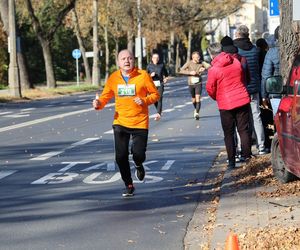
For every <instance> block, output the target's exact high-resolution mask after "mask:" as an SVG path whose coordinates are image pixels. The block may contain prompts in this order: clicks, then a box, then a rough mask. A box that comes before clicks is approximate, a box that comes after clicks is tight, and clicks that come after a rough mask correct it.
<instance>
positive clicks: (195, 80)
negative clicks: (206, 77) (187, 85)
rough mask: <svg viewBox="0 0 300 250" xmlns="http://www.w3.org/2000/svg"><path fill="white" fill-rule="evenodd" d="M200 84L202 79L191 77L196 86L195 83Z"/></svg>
mask: <svg viewBox="0 0 300 250" xmlns="http://www.w3.org/2000/svg"><path fill="white" fill-rule="evenodd" d="M199 82H200V78H199V77H197V76H192V77H191V83H193V84H195V83H199Z"/></svg>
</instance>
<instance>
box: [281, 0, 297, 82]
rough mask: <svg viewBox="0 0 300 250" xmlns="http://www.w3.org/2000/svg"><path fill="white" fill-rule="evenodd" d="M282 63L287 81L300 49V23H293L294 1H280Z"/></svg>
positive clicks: (282, 69) (284, 77)
mask: <svg viewBox="0 0 300 250" xmlns="http://www.w3.org/2000/svg"><path fill="white" fill-rule="evenodd" d="M279 3H280V31H279V44H280V63H281V65H284V67H281V74H282V76H283V79H284V80H285V81H286V80H287V77H288V75H289V71H290V69H291V66H292V63H293V61H294V58H295V55H296V54H297V53H298V51H299V49H300V22H299V21H298V22H297V21H293V11H292V10H293V6H292V5H293V0H280V1H279Z"/></svg>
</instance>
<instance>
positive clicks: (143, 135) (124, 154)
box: [113, 125, 148, 186]
mask: <svg viewBox="0 0 300 250" xmlns="http://www.w3.org/2000/svg"><path fill="white" fill-rule="evenodd" d="M113 130H114V137H115V159H116V162H117V164H118V166H119V169H120V174H121V177H122V180H123V181H124V183H125V185H126V186H128V185H130V184H132V178H131V171H130V164H129V141H130V137H131V139H132V143H131V153H132V158H133V161H134V163H135V164H136V165H137V166H140V165H141V164H142V163H143V162H144V161H145V159H146V148H147V141H148V129H135V128H126V127H123V126H120V125H113Z"/></svg>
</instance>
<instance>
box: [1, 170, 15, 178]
mask: <svg viewBox="0 0 300 250" xmlns="http://www.w3.org/2000/svg"><path fill="white" fill-rule="evenodd" d="M15 172H17V170H2V171H0V180H1V179H3V178H5V177H7V176H9V175H12V174H14V173H15Z"/></svg>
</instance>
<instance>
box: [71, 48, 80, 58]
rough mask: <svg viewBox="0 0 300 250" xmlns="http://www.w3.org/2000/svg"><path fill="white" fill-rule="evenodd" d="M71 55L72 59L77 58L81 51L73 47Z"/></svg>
mask: <svg viewBox="0 0 300 250" xmlns="http://www.w3.org/2000/svg"><path fill="white" fill-rule="evenodd" d="M72 56H73V58H74V59H78V58H80V57H81V51H80V50H79V49H74V50H73V51H72Z"/></svg>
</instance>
